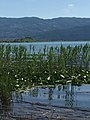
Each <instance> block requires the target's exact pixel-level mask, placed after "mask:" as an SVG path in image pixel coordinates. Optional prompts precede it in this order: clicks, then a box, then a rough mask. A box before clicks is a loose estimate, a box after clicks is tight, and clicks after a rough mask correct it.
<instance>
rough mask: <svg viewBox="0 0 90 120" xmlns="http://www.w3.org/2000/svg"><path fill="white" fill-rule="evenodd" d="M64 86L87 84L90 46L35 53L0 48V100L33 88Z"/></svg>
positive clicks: (32, 50)
mask: <svg viewBox="0 0 90 120" xmlns="http://www.w3.org/2000/svg"><path fill="white" fill-rule="evenodd" d="M67 83H72V84H81V83H90V45H88V44H86V45H84V46H82V45H81V46H75V47H71V46H68V47H64V46H63V45H61V46H60V47H50V48H48V47H46V46H45V47H44V48H43V50H42V49H39V50H38V51H37V50H35V47H34V46H30V49H27V48H26V47H24V46H21V45H20V46H11V45H0V98H2V97H3V99H4V98H5V99H9V97H10V92H11V91H12V90H19V91H21V92H23V90H25V89H28V88H29V87H31V86H34V85H48V84H67ZM1 94H2V95H1Z"/></svg>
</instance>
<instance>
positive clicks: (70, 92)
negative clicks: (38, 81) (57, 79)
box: [0, 84, 90, 114]
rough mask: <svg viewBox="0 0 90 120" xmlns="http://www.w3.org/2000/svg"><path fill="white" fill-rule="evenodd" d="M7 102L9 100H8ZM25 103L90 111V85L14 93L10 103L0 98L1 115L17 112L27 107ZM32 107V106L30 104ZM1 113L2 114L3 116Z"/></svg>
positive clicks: (57, 86)
mask: <svg viewBox="0 0 90 120" xmlns="http://www.w3.org/2000/svg"><path fill="white" fill-rule="evenodd" d="M6 100H7V98H6ZM22 101H24V102H25V103H29V102H30V103H44V104H48V105H55V106H60V107H70V108H73V107H81V108H88V109H90V104H89V103H90V85H82V86H79V87H78V86H72V85H71V84H68V85H64V86H62V85H56V86H55V85H54V86H39V87H33V88H31V89H30V90H28V91H25V92H24V93H19V92H12V94H10V97H9V100H8V102H7V101H6V102H5V100H3V99H1V98H0V110H1V113H4V112H7V111H9V112H10V111H16V108H18V107H20V108H23V106H26V104H25V103H24V104H23V102H22ZM28 106H30V104H28ZM1 113H0V114H1Z"/></svg>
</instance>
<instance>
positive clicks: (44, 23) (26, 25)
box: [0, 17, 90, 40]
mask: <svg viewBox="0 0 90 120" xmlns="http://www.w3.org/2000/svg"><path fill="white" fill-rule="evenodd" d="M85 26H86V27H87V28H88V29H87V30H85V34H84V35H82V34H81V36H83V37H84V38H87V36H86V33H89V31H90V30H89V28H90V18H77V17H58V18H51V19H43V18H38V17H22V18H5V17H0V40H3V39H4V40H9V39H12V40H13V39H21V38H25V37H32V38H34V39H37V40H38V39H39V38H40V39H42V40H45V37H46V36H47V40H57V39H58V40H59V39H61V37H60V34H61V33H62V35H63V36H66V33H67V34H69V36H72V37H71V38H72V40H75V38H73V37H77V36H73V35H72V34H71V32H74V30H73V29H76V28H77V33H80V31H82V33H84V27H85ZM79 27H81V28H82V29H80V31H79ZM70 29H71V32H70ZM61 31H62V32H61ZM66 31H67V32H66ZM49 34H50V35H49ZM48 36H49V37H48ZM53 36H54V39H52V37H53ZM57 36H58V38H57ZM67 37H68V36H67ZM71 38H70V39H71ZM81 38H82V37H81ZM68 39H69V38H67V39H66V37H63V40H68ZM78 39H79V40H80V37H79V38H78ZM89 39H90V35H88V40H89Z"/></svg>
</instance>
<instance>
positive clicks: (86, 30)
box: [35, 25, 90, 41]
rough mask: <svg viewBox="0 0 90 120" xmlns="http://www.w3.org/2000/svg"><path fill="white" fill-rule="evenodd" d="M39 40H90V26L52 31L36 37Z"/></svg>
mask: <svg viewBox="0 0 90 120" xmlns="http://www.w3.org/2000/svg"><path fill="white" fill-rule="evenodd" d="M35 38H36V39H37V38H38V40H54V41H55V40H63V41H64V40H77V41H79V40H85V41H86V40H88V41H89V40H90V25H88V26H87V25H86V26H79V27H73V28H68V29H64V30H60V29H57V30H52V31H48V32H44V33H42V34H39V35H36V36H35Z"/></svg>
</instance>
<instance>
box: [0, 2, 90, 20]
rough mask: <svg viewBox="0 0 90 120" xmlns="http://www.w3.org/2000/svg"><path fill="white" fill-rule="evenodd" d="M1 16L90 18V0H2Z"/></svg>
mask: <svg viewBox="0 0 90 120" xmlns="http://www.w3.org/2000/svg"><path fill="white" fill-rule="evenodd" d="M0 17H12V18H13V17H14V18H16V17H17V18H20V17H40V18H44V19H49V18H57V17H82V18H84V17H85V18H90V0H0Z"/></svg>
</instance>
